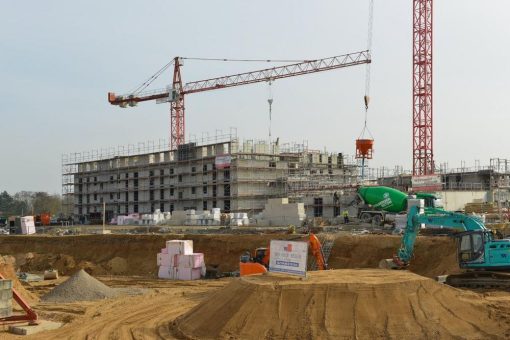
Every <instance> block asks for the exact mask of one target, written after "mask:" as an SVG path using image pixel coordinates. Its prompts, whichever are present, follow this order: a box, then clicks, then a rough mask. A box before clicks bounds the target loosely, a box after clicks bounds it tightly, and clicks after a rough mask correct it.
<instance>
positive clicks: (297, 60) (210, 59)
mask: <svg viewBox="0 0 510 340" xmlns="http://www.w3.org/2000/svg"><path fill="white" fill-rule="evenodd" d="M181 59H186V60H199V61H239V62H259V63H304V62H306V61H309V60H313V59H308V60H305V59H303V60H302V59H229V58H197V57H181Z"/></svg>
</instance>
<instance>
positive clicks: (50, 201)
mask: <svg viewBox="0 0 510 340" xmlns="http://www.w3.org/2000/svg"><path fill="white" fill-rule="evenodd" d="M32 206H33V209H34V214H36V215H37V214H41V213H50V214H51V215H56V214H57V213H59V212H60V210H61V206H62V200H61V198H60V196H59V195H49V194H48V193H47V192H36V193H35V194H34V197H33V200H32Z"/></svg>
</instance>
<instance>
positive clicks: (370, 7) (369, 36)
mask: <svg viewBox="0 0 510 340" xmlns="http://www.w3.org/2000/svg"><path fill="white" fill-rule="evenodd" d="M373 22H374V0H369V1H368V33H367V51H368V54H369V57H370V59H372V30H373ZM370 65H371V63H367V64H365V96H364V97H363V100H364V102H365V125H364V126H363V130H362V131H361V135H360V139H361V138H363V135H364V134H365V131H367V132H368V134H369V135H370V137H371V138H372V139H374V137H373V136H372V133H370V130H369V129H368V126H367V116H368V104H369V103H370V73H371V72H370V71H371V70H370Z"/></svg>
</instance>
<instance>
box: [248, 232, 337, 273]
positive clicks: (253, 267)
mask: <svg viewBox="0 0 510 340" xmlns="http://www.w3.org/2000/svg"><path fill="white" fill-rule="evenodd" d="M308 244H309V245H310V249H311V250H312V255H313V257H314V258H315V260H316V263H317V269H318V270H326V269H327V268H328V265H327V263H326V260H325V258H324V253H323V252H322V244H321V242H320V241H319V239H318V238H317V236H316V235H315V234H313V233H310V234H309V235H308ZM270 256H271V254H270V250H269V248H257V249H255V251H254V253H253V256H252V255H251V254H250V253H249V252H247V253H246V254H244V255H242V256H241V261H240V263H239V272H240V275H241V276H247V275H256V274H263V273H266V272H267V268H268V267H269V258H270Z"/></svg>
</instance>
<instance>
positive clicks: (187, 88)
mask: <svg viewBox="0 0 510 340" xmlns="http://www.w3.org/2000/svg"><path fill="white" fill-rule="evenodd" d="M183 59H186V58H182V57H175V58H174V59H173V66H174V74H173V82H172V85H171V86H168V87H167V88H165V89H159V90H153V91H144V89H145V88H146V87H147V86H148V85H149V84H148V83H149V82H152V81H153V80H154V79H155V78H157V77H158V76H159V75H160V74H161V73H162V70H164V69H166V67H167V66H169V65H171V63H169V64H167V65H166V66H165V67H164V68H163V69H162V70H160V71H158V73H157V74H156V75H155V76H153V77H151V79H150V80H149V81H148V82H146V83H144V84H142V86H140V87H139V89H138V90H136V91H134V92H132V93H128V94H123V95H116V94H115V93H113V92H109V93H108V101H109V102H110V104H112V105H118V106H120V107H127V106H136V105H137V104H138V103H139V102H145V101H151V100H155V101H156V103H170V120H171V124H170V125H171V127H170V149H171V150H175V149H177V147H178V146H179V145H181V144H184V142H185V140H184V133H185V119H184V118H185V115H184V112H185V106H184V99H185V96H186V95H188V94H192V93H198V92H205V91H211V90H219V89H225V88H229V87H234V86H241V85H248V84H254V83H259V82H264V81H274V80H277V79H282V78H289V77H294V76H300V75H305V74H310V73H317V72H323V71H329V70H334V69H338V68H344V67H350V66H356V65H361V64H368V63H371V57H370V51H368V50H366V51H361V52H355V53H349V54H344V55H339V56H334V57H329V58H323V59H316V60H305V61H302V62H298V63H293V64H287V65H283V66H277V67H272V68H266V69H262V70H256V71H251V72H245V73H239V74H233V75H229V76H222V77H217V78H211V79H205V80H198V81H192V82H189V83H183V80H182V76H181V66H182V60H183ZM222 60H226V59H222ZM140 89H142V90H140Z"/></svg>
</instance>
